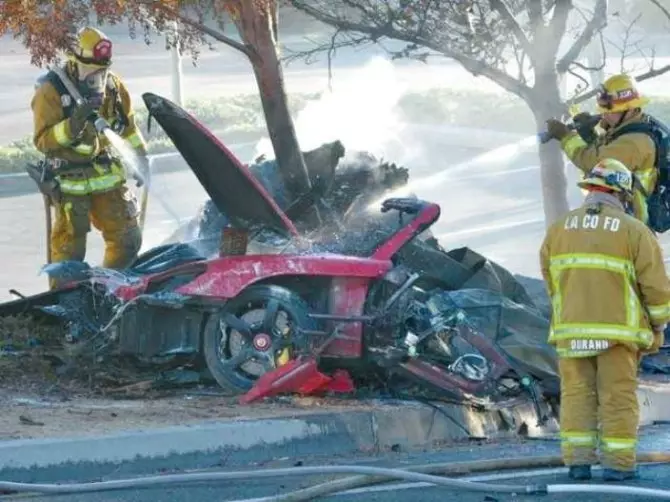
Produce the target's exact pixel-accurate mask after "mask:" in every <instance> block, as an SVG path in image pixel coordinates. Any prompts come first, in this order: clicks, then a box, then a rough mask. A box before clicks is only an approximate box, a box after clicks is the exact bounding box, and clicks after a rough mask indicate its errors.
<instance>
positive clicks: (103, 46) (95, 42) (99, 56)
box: [68, 26, 112, 68]
mask: <svg viewBox="0 0 670 502" xmlns="http://www.w3.org/2000/svg"><path fill="white" fill-rule="evenodd" d="M68 56H69V57H70V59H71V60H72V61H75V62H77V63H79V64H81V65H84V66H88V67H91V68H109V67H110V66H111V64H112V41H111V40H110V39H109V38H107V36H106V35H105V34H104V33H103V32H101V31H100V30H98V29H96V28H92V27H90V26H86V27H84V28H82V29H81V30H79V32H78V33H77V42H76V44H75V46H74V47H73V48H72V49H71V50H70V51H69V53H68Z"/></svg>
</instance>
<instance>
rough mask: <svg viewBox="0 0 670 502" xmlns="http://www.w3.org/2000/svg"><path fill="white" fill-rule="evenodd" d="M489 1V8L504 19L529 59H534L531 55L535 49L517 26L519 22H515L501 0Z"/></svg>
mask: <svg viewBox="0 0 670 502" xmlns="http://www.w3.org/2000/svg"><path fill="white" fill-rule="evenodd" d="M489 3H490V4H491V8H492V9H493V10H495V11H496V12H498V13H499V14H500V16H501V17H502V18H503V21H505V24H506V25H507V26H508V27H509V28H510V29H511V30H512V33H514V36H515V37H516V39H517V40H518V41H519V44H520V45H521V47H522V48H523V50H524V51H525V52H526V54H528V55H529V56H531V59H534V58H533V55H534V53H535V51H534V50H533V47H532V46H531V45H530V41H529V40H528V37H526V34H525V33H524V32H523V30H522V29H521V26H519V23H517V21H516V19H514V16H513V15H512V13H511V12H510V11H509V9H508V8H507V7H506V6H505V4H504V3H503V2H502V0H489Z"/></svg>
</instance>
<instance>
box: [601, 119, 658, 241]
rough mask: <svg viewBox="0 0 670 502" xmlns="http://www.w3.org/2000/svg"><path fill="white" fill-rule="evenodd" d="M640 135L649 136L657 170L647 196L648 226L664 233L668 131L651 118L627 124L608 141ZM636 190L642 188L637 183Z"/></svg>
mask: <svg viewBox="0 0 670 502" xmlns="http://www.w3.org/2000/svg"><path fill="white" fill-rule="evenodd" d="M633 133H641V134H646V135H647V136H649V137H650V138H651V139H652V141H653V142H654V146H655V147H656V159H655V161H654V165H655V167H656V169H657V170H658V180H657V182H656V186H655V188H654V190H653V191H652V192H651V193H650V194H647V193H646V192H645V191H644V190H642V193H643V194H644V195H645V197H646V198H647V211H648V214H649V221H648V225H649V228H651V229H652V230H653V231H654V232H658V233H661V234H662V233H664V232H667V231H668V230H670V129H668V127H666V126H665V124H663V123H661V122H659V121H658V120H656V119H655V118H653V117H651V116H646V120H645V121H644V122H636V123H633V124H627V125H624V126H623V127H621V128H619V129H618V130H616V131H615V132H614V133H613V134H612V136H611V137H610V141H614V140H615V139H616V138H618V137H620V136H622V135H624V134H633ZM636 186H637V187H638V188H640V189H641V188H642V187H641V185H640V183H639V181H638V183H636Z"/></svg>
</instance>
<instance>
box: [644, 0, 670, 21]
mask: <svg viewBox="0 0 670 502" xmlns="http://www.w3.org/2000/svg"><path fill="white" fill-rule="evenodd" d="M649 1H650V2H651V3H653V4H654V5H655V6H656V7H658V8H659V9H660V10H661V12H662V13H663V14H665V17H667V18H668V20H670V9H668V8H667V7H664V6H663V5H661V2H660V0H649Z"/></svg>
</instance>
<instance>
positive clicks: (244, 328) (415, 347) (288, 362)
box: [0, 93, 558, 405]
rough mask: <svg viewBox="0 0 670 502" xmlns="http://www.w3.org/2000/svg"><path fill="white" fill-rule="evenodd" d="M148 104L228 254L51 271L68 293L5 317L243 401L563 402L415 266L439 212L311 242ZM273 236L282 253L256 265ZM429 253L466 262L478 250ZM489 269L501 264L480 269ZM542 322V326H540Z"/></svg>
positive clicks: (314, 234)
mask: <svg viewBox="0 0 670 502" xmlns="http://www.w3.org/2000/svg"><path fill="white" fill-rule="evenodd" d="M143 99H144V102H145V104H146V106H147V108H148V110H149V112H150V114H151V116H152V117H153V119H155V120H156V122H158V124H159V125H160V126H161V127H162V128H163V130H164V131H165V132H166V134H167V135H168V136H169V137H170V138H171V140H172V141H173V143H174V145H175V147H176V148H177V149H178V150H179V152H180V153H181V155H182V156H183V158H184V159H185V161H186V162H187V163H188V164H189V166H190V167H191V169H192V170H193V172H194V173H195V175H196V176H197V178H198V179H199V180H200V182H201V183H202V185H203V187H204V188H205V190H206V191H207V192H208V194H209V196H210V197H211V199H212V202H213V204H214V205H215V206H216V208H217V209H218V210H219V211H220V212H221V213H224V214H225V215H226V216H227V218H228V225H227V227H226V228H224V229H223V231H222V233H221V241H220V243H221V246H220V249H221V251H220V253H219V256H216V257H214V258H208V257H205V256H203V255H202V254H201V253H199V252H198V251H197V250H196V248H195V247H193V246H190V245H188V244H186V243H179V244H173V245H164V246H160V247H158V248H155V249H152V250H150V251H148V252H146V253H144V254H143V255H141V256H140V257H139V258H138V259H137V260H136V262H135V263H134V264H133V265H132V266H131V267H130V268H129V269H127V270H123V271H112V270H107V269H102V268H96V267H89V266H88V265H87V264H85V263H61V264H55V265H51V266H49V268H48V272H49V273H50V274H52V275H58V276H59V277H60V278H61V279H63V278H64V277H69V283H68V285H67V286H65V287H63V288H62V289H60V290H58V291H51V292H48V293H44V294H41V295H36V296H33V297H28V298H22V299H19V300H16V301H13V302H10V303H7V304H4V305H2V306H0V316H3V315H15V314H19V313H26V312H35V313H40V315H44V314H47V315H50V316H54V317H55V318H57V319H58V320H59V322H64V323H65V324H66V326H67V328H68V330H69V331H70V334H71V336H72V337H73V338H74V339H92V338H98V339H104V340H105V342H104V343H106V344H107V345H113V346H114V349H115V350H116V351H118V352H121V353H127V354H132V355H135V356H138V357H141V358H145V359H151V358H152V357H158V356H166V355H169V354H176V353H183V352H191V353H196V354H200V355H202V357H203V359H204V361H205V362H206V366H207V368H208V369H209V371H210V372H211V374H212V376H213V377H214V378H215V379H216V381H217V382H218V383H219V384H220V385H221V386H224V387H226V388H229V389H234V390H236V391H238V392H239V393H240V394H243V395H242V397H241V400H242V401H244V402H250V401H253V400H256V399H260V398H262V397H265V396H270V395H273V394H278V393H287V392H296V393H303V394H309V393H320V392H326V391H330V392H351V391H353V390H354V389H355V388H356V387H357V386H363V385H369V384H371V382H372V383H375V382H376V383H377V384H380V385H386V384H388V382H390V381H393V380H402V381H404V382H410V383H411V384H414V385H419V386H422V387H425V388H426V389H429V390H430V391H432V392H433V394H434V395H436V396H442V397H445V398H450V399H456V400H459V401H466V400H467V401H469V402H471V403H474V404H477V403H478V404H481V405H486V404H490V403H493V404H495V403H500V404H502V403H503V402H508V401H509V400H510V399H517V398H524V399H526V398H528V397H529V396H530V397H531V398H533V399H534V400H535V402H538V399H539V396H540V395H541V394H551V395H554V396H555V395H556V394H557V390H558V381H557V377H556V374H555V372H554V371H553V369H554V368H552V362H551V357H552V356H551V355H549V356H547V358H546V361H545V362H546V364H545V365H544V366H543V364H535V363H533V364H531V363H527V361H524V358H523V354H524V350H525V349H524V348H522V349H521V350H519V351H517V352H514V351H510V350H505V349H504V348H501V344H499V343H497V342H496V337H497V335H494V336H490V335H489V336H487V335H485V334H483V333H482V332H481V330H480V329H478V328H477V327H476V326H474V325H473V324H472V322H470V320H469V318H468V316H467V315H465V313H464V311H463V310H462V309H461V308H459V307H458V305H454V304H453V302H451V301H450V298H449V297H448V296H445V294H444V292H445V291H448V290H453V289H455V288H454V287H453V286H450V285H448V284H445V280H444V279H442V278H441V277H440V274H439V273H438V274H431V273H428V272H427V271H426V269H427V267H421V266H419V265H417V263H418V262H417V261H416V260H415V261H414V262H412V261H411V260H408V259H406V256H407V254H406V252H407V249H408V246H415V247H416V246H417V243H419V242H422V241H420V240H419V239H418V236H419V235H420V234H422V233H424V232H425V231H427V230H428V229H429V228H430V227H431V225H433V224H434V223H435V222H436V221H437V220H438V218H439V217H440V207H439V206H438V205H437V204H435V203H432V202H428V201H423V200H419V199H417V198H415V197H406V198H386V199H383V200H379V201H378V202H377V203H373V204H369V203H366V204H364V205H362V206H361V205H359V206H358V207H356V208H354V209H355V210H353V209H352V210H350V211H348V213H347V214H346V215H344V217H343V218H341V219H340V218H336V219H337V220H338V221H337V224H332V225H325V226H324V227H321V228H318V229H316V230H313V231H310V232H308V233H305V232H302V233H301V232H299V231H298V230H297V229H296V225H295V224H294V222H293V221H292V220H291V219H289V217H288V216H287V214H286V213H285V212H283V211H282V210H281V209H280V208H279V206H278V205H277V203H276V202H275V201H274V200H273V199H272V197H271V196H269V194H268V193H267V191H266V190H265V189H264V188H263V186H262V185H261V183H259V181H258V180H257V179H256V178H255V177H254V176H253V175H252V174H251V173H250V171H249V169H248V168H247V167H246V166H244V165H242V164H241V163H240V162H239V160H237V159H236V158H235V157H234V155H233V154H232V153H231V152H230V151H229V150H228V149H227V148H226V147H225V146H224V145H222V144H221V143H220V142H219V141H218V140H217V139H216V138H215V137H214V136H213V135H212V134H211V133H210V132H209V131H207V130H206V129H205V128H204V127H203V126H202V125H201V124H200V123H199V122H198V121H197V120H196V119H195V118H193V117H192V116H191V115H189V114H188V113H187V112H186V111H184V110H183V109H181V108H180V107H178V106H177V105H175V104H174V103H172V102H170V101H169V100H167V99H165V98H162V97H160V96H157V95H155V94H150V93H147V94H144V95H143ZM316 198H317V199H318V196H317V197H316ZM309 205H310V207H311V206H314V205H318V200H316V199H314V200H311V201H309ZM320 210H322V211H327V210H328V208H327V206H322V207H321V208H320ZM287 212H289V211H287ZM331 220H332V219H331ZM332 221H334V220H332ZM263 232H264V233H265V234H267V233H268V232H269V233H270V234H272V236H273V239H274V246H275V247H277V242H279V243H280V245H279V247H280V248H281V252H278V253H273V254H253V253H250V252H249V246H248V243H249V242H250V241H251V240H253V239H254V238H255V237H256V236H258V235H260V234H261V233H263ZM421 246H424V244H421ZM424 249H426V250H427V247H425V246H424ZM433 251H435V252H436V253H437V252H438V251H439V253H441V254H443V255H444V256H445V257H446V258H448V257H449V256H451V258H449V259H455V258H454V257H455V256H456V255H458V254H459V253H460V254H461V255H462V256H461V258H462V259H465V258H464V257H465V256H466V254H465V253H467V252H468V251H469V250H467V249H463V250H456V254H453V253H452V254H451V255H448V254H445V253H444V252H443V251H442V250H438V251H436V250H435V249H433ZM403 253H405V255H403ZM415 255H416V253H415ZM415 255H413V256H415ZM467 256H468V257H471V256H472V255H471V254H470V255H467ZM415 258H416V256H415ZM446 258H445V259H446ZM419 261H420V257H419ZM482 267H484V268H485V267H489V268H490V267H491V265H490V264H487V263H485V264H484V265H481V266H480V265H476V267H474V268H477V270H480V269H482ZM472 268H473V267H470V269H469V270H470V276H472V274H474V273H475V272H473V271H472ZM461 282H463V281H461ZM537 322H538V323H539V329H541V330H542V329H546V327H547V325H546V324H543V323H544V322H545V320H544V318H542V316H537ZM521 345H522V344H521ZM526 353H527V351H526ZM519 354H521V356H522V357H519Z"/></svg>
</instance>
